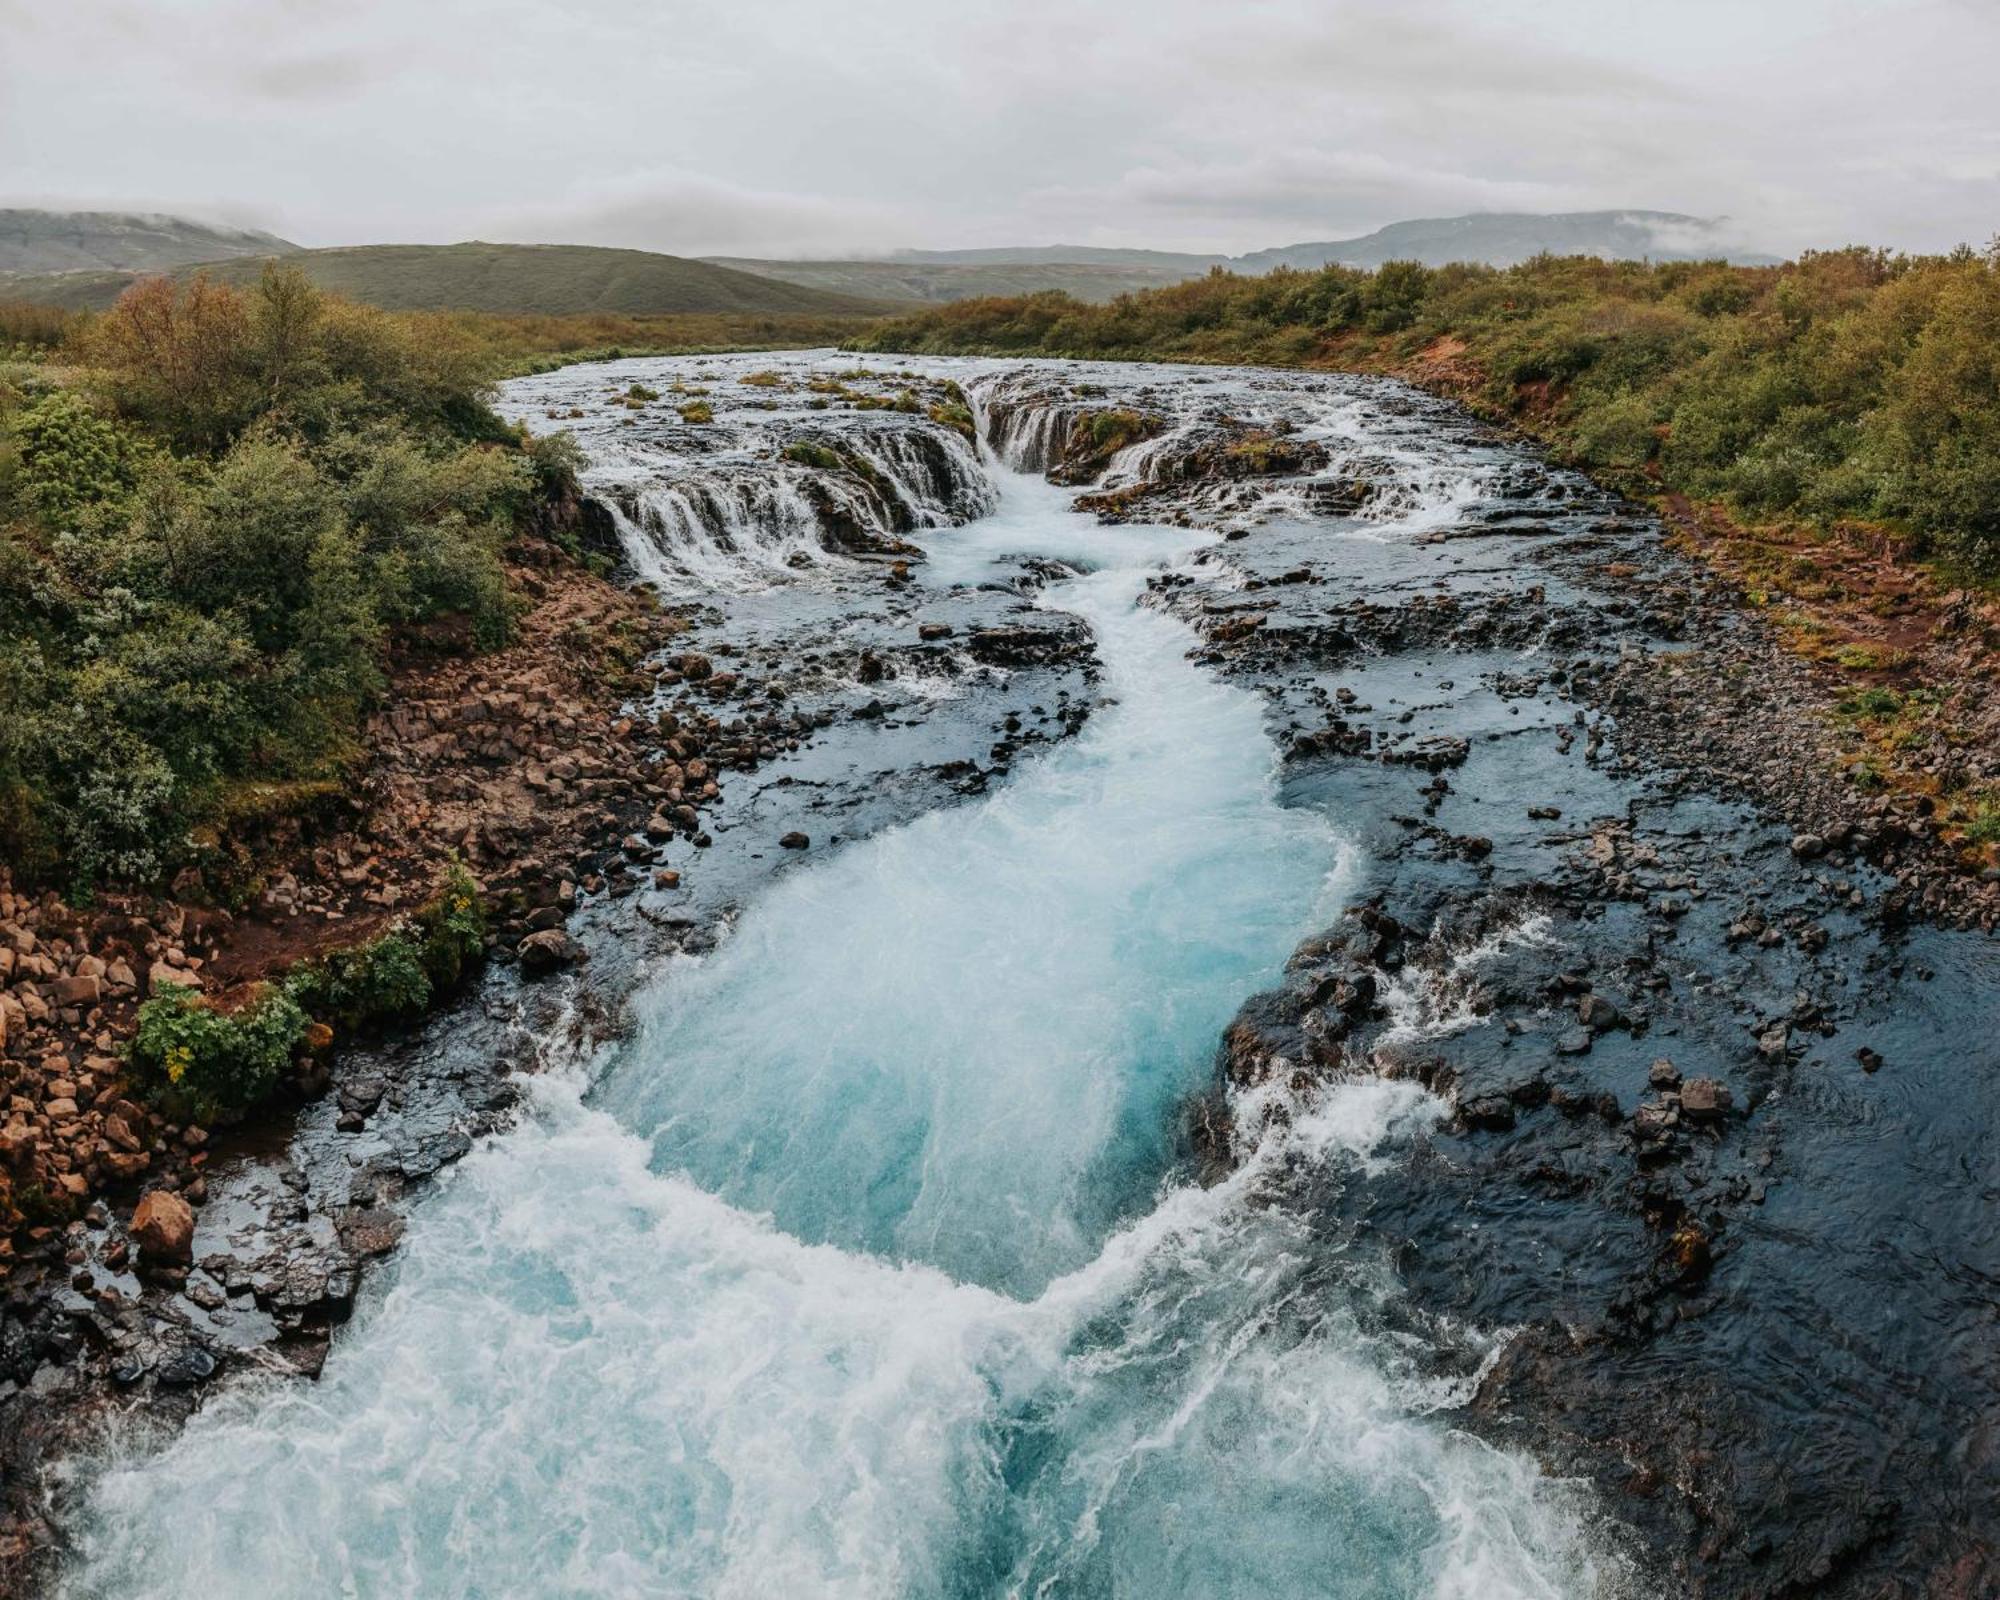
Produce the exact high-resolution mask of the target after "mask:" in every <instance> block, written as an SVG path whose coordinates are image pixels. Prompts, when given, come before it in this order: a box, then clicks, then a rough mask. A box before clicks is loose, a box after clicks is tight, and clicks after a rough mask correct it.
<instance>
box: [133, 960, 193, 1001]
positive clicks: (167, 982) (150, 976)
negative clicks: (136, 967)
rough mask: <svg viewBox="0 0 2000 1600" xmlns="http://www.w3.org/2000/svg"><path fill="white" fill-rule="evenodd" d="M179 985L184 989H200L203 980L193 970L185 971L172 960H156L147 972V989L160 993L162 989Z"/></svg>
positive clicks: (152, 992)
mask: <svg viewBox="0 0 2000 1600" xmlns="http://www.w3.org/2000/svg"><path fill="white" fill-rule="evenodd" d="M171 986H178V987H180V988H183V989H198V988H200V987H201V980H200V979H199V978H197V977H196V976H195V975H194V974H193V973H192V972H185V971H183V970H182V969H181V968H179V967H177V966H175V965H174V964H173V963H172V962H170V961H155V962H154V963H153V965H152V967H151V968H150V969H149V970H148V971H147V973H146V990H147V992H148V993H149V994H158V993H159V992H160V991H161V990H162V989H165V988H168V987H171Z"/></svg>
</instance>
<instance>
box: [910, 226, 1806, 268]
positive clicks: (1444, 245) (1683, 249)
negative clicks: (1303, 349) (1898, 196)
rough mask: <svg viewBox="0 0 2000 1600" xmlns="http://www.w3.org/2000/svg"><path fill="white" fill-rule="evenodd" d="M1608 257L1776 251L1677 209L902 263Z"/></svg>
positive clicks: (1759, 259) (939, 255) (1505, 262)
mask: <svg viewBox="0 0 2000 1600" xmlns="http://www.w3.org/2000/svg"><path fill="white" fill-rule="evenodd" d="M1544 253H1546V254H1549V255H1559V256H1601V257H1603V258H1604V259H1606V260H1609V261H1639V260H1652V261H1687V260H1703V259H1707V258H1710V257H1714V256H1726V257H1728V258H1729V259H1730V260H1732V261H1741V262H1745V263H1749V264H1764V263H1769V262H1771V261H1774V260H1776V259H1777V258H1776V257H1775V256H1766V255H1757V254H1752V253H1749V252H1746V251H1743V250H1741V249H1737V248H1734V247H1732V246H1731V245H1730V244H1729V242H1728V235H1727V234H1726V233H1725V231H1724V229H1723V226H1722V224H1721V223H1719V222H1717V221H1714V220H1712V219H1709V218H1705V217H1690V216H1686V215H1683V214H1682V213H1680V212H1678V211H1559V212H1551V213H1537V212H1528V211H1512V212H1508V211H1487V212H1476V213H1474V214H1472V215H1470V216H1463V217H1425V218H1420V219H1418V220H1416V221H1413V222H1392V223H1390V224H1389V226H1388V227H1386V228H1377V229H1376V230H1375V231H1374V232H1373V233H1367V234H1363V235H1361V236H1360V237H1359V238H1355V239H1329V240H1323V241H1320V242H1317V243H1312V244H1288V245H1280V246H1278V247H1277V248H1275V249H1271V250H1255V251H1252V252H1251V253H1250V254H1248V255H1241V256H1219V255H1200V254H1196V253H1183V252H1178V251H1172V250H1108V249H1101V248H1098V247H1097V246H1094V245H1064V244H1055V245H1026V246H1009V247H1006V248H1001V249H991V250H898V251H896V252H894V253H893V254H892V255H891V256H890V257H889V258H888V259H889V260H891V261H893V262H897V263H906V262H907V263H931V264H937V265H960V266H969V265H990V266H998V265H1006V266H1011V267H1015V268H1023V269H1024V268H1029V267H1056V266H1097V267H1124V268H1130V269H1135V270H1145V271H1148V272H1152V273H1157V274H1161V275H1171V279H1170V281H1178V280H1180V279H1184V278H1193V277H1199V276H1200V275H1201V274H1202V273H1204V272H1206V271H1208V270H1209V268H1211V267H1225V268H1227V269H1228V270H1230V271H1231V272H1246V273H1262V272H1269V271H1270V270H1271V269H1272V268H1273V267H1300V268H1313V267H1323V266H1327V265H1329V264H1330V263H1334V262H1338V263H1339V264H1341V265H1342V266H1349V267H1379V266H1381V265H1382V263H1383V262H1385V261H1421V262H1423V263H1424V265H1426V266H1431V267H1441V266H1444V265H1445V264H1446V263H1448V262H1453V261H1483V262H1485V263H1487V264H1488V265H1489V266H1495V267H1511V266H1515V265H1517V264H1518V263H1520V262H1523V261H1527V260H1530V259H1531V258H1533V257H1535V256H1537V255H1542V254H1544Z"/></svg>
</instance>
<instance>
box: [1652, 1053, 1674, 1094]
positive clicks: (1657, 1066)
mask: <svg viewBox="0 0 2000 1600" xmlns="http://www.w3.org/2000/svg"><path fill="white" fill-rule="evenodd" d="M1646 1082H1647V1084H1648V1085H1649V1086H1651V1087H1652V1088H1655V1089H1678V1088H1679V1087H1680V1083H1681V1073H1680V1068H1678V1067H1676V1066H1675V1065H1674V1064H1673V1063H1672V1062H1671V1061H1669V1060H1667V1059H1666V1057H1664V1056H1662V1057H1661V1058H1660V1059H1659V1060H1657V1061H1655V1062H1654V1063H1653V1064H1652V1065H1651V1066H1650V1067H1648V1068H1647V1069H1646Z"/></svg>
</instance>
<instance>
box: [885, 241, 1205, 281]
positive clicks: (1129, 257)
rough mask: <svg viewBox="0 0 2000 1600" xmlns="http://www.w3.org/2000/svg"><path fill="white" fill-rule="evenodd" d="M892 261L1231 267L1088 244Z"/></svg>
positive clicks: (1184, 271)
mask: <svg viewBox="0 0 2000 1600" xmlns="http://www.w3.org/2000/svg"><path fill="white" fill-rule="evenodd" d="M889 259H890V260H891V261H914V262H929V263H931V264H932V265H936V266H960V267H1055V266H1065V267H1141V268H1150V269H1153V270H1155V271H1160V272H1178V273H1180V274H1181V275H1182V276H1183V277H1185V276H1187V275H1188V274H1189V273H1193V272H1206V271H1207V270H1208V269H1209V268H1210V267H1222V266H1227V265H1229V257H1228V256H1203V255H1189V254H1187V253H1186V252H1185V251H1180V250H1113V249H1105V248H1101V247H1099V246H1097V245H1088V244H1046V245H1005V246H1002V247H1000V248H997V249H992V250H896V251H892V252H891V253H890V255H889Z"/></svg>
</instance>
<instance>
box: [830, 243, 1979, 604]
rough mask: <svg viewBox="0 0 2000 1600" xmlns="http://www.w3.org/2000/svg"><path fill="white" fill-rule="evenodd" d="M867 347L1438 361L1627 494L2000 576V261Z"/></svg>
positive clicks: (1201, 306) (1107, 310) (1423, 274)
mask: <svg viewBox="0 0 2000 1600" xmlns="http://www.w3.org/2000/svg"><path fill="white" fill-rule="evenodd" d="M859 342H860V343H861V344H862V346H863V347H864V348H868V349H874V350H884V351H892V350H899V351H928V352H950V353H973V352H987V353H996V354H1030V353H1032V354H1042V355H1063V356H1080V357H1098V358H1107V359H1146V358H1150V359H1167V360H1191V361H1231V362H1236V361H1242V362H1263V363H1274V364H1279V365H1303V366H1321V367H1329V368H1345V369H1364V370H1390V371H1412V370H1416V371H1422V372H1424V373H1425V374H1426V375H1428V376H1431V377H1433V378H1441V379H1443V380H1444V381H1445V382H1447V383H1448V384H1449V385H1450V386H1452V387H1455V388H1457V389H1459V390H1460V391H1461V392H1462V393H1465V394H1466V395H1467V396H1468V397H1469V398H1471V399H1473V400H1474V401H1475V402H1477V403H1480V404H1482V405H1483V406H1485V407H1486V408H1487V409H1489V410H1491V411H1495V412H1499V413H1502V414H1505V415H1507V416H1509V417H1512V418H1514V419H1516V420H1518V421H1521V422H1522V423H1524V424H1525V425H1526V426H1528V427H1529V428H1530V429H1531V430H1533V431H1535V432H1537V433H1539V434H1541V435H1542V436H1543V437H1545V438H1546V439H1548V440H1549V441H1550V442H1551V443H1552V444H1554V445H1555V446H1556V447H1557V449H1558V450H1559V451H1560V452H1563V453H1565V454H1567V456H1568V457H1569V458H1570V459H1572V460H1574V461H1575V462H1577V463H1578V464H1581V465H1584V466H1587V467H1590V468H1592V469H1595V470H1596V471H1598V472H1599V473H1600V474H1603V475H1605V476H1607V477H1610V478H1612V479H1614V480H1622V481H1623V482H1625V483H1626V484H1627V485H1628V486H1631V487H1636V488H1642V489H1643V488H1652V489H1655V490H1658V489H1661V488H1666V489H1672V490H1677V491H1680V492H1683V493H1686V494H1689V495H1691V496H1695V497H1698V498H1703V499H1714V500H1719V501H1723V502H1725V503H1727V504H1729V505H1730V506H1732V507H1733V508H1734V509H1735V510H1736V511H1737V512H1738V513H1739V514H1741V515H1743V516H1744V517H1746V518H1749V519H1780V518H1793V519H1800V520H1804V521H1809V522H1812V523H1815V524H1818V525H1821V526H1824V527H1832V526H1835V525H1837V524H1840V523H1842V522H1847V521H1865V522H1868V523H1872V524H1878V525H1881V526H1882V527H1884V528H1886V529H1887V530H1889V531H1891V532H1893V533H1897V534H1901V535H1903V536H1904V537H1905V539H1906V541H1907V544H1908V547H1909V548H1910V549H1912V550H1913V552H1915V553H1917V554H1925V555H1930V556H1934V557H1939V558H1942V559H1944V560H1946V561H1947V562H1949V563H1951V564H1953V565H1955V566H1957V567H1959V568H1961V569H1962V570H1965V571H1968V572H1974V573H1978V574H1981V575H1986V576H1991V575H1993V574H1995V573H1996V572H2000V251H1994V252H1988V253H1987V254H1984V255H1981V254H1977V253H1975V252H1972V251H1970V250H1961V251H1959V252H1957V253H1955V254H1953V255H1950V256H1938V257H1920V258H1910V257H1902V256H1891V255H1887V254H1884V253H1881V252H1878V251H1869V250H1858V249H1857V250H1846V251H1839V252H1833V253H1827V254H1818V255H1808V256H1805V257H1803V258H1801V259H1800V260H1799V261H1797V262H1792V263H1787V264H1785V265H1782V266H1774V267H1736V266H1729V265H1726V264H1724V263H1720V262H1674V263H1667V264H1660V265H1648V264H1645V263H1640V262H1606V261H1599V260H1595V259H1590V258H1582V257H1577V258H1552V257H1542V258H1539V259H1537V260H1534V261H1530V262H1527V263H1525V264H1524V265H1522V266H1519V267H1513V268H1508V269H1505V270H1498V269H1494V268H1489V267H1479V266H1452V267H1441V268H1427V267H1423V266H1420V265H1417V264H1416V263H1414V262H1391V263H1389V264H1388V265H1386V266H1383V267H1381V268H1380V269H1378V270H1376V271H1374V272H1362V271H1357V270H1353V269H1350V268H1344V267H1328V268H1324V269H1322V270H1319V271H1314V272H1295V271H1285V270H1280V271H1276V272H1273V273H1271V274H1269V275H1267V276H1264V277H1238V276H1234V275H1230V274H1227V273H1222V272H1216V273H1213V274H1211V275H1210V276H1208V277H1206V278H1201V279H1196V280H1194V281H1192V282H1189V283H1185V284H1180V285H1176V286H1174V287H1171V288H1164V289H1155V290H1150V291H1147V292H1145V293H1140V294H1133V295H1128V296H1124V297H1122V298H1120V299H1118V300H1116V301H1114V302H1113V303H1112V304H1110V305H1106V306H1092V305H1084V304H1081V303H1079V302H1077V301H1075V300H1072V299H1069V298H1068V297H1066V296H1064V295H1060V294H1040V295H1033V296H1029V297H1026V298H1020V299H1012V300H994V299H989V300H976V301H966V302H960V303H958V304H955V305H951V306H944V307H940V308H937V309H935V310H929V311H926V312H923V313H921V314H917V315H912V316H908V317H904V318H900V319H898V320H896V321H893V322H888V323H884V324H881V325H879V326H878V327H877V328H876V329H874V330H872V331H871V332H870V333H868V334H867V335H866V336H865V337H864V338H863V339H862V340H861V341H859Z"/></svg>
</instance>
